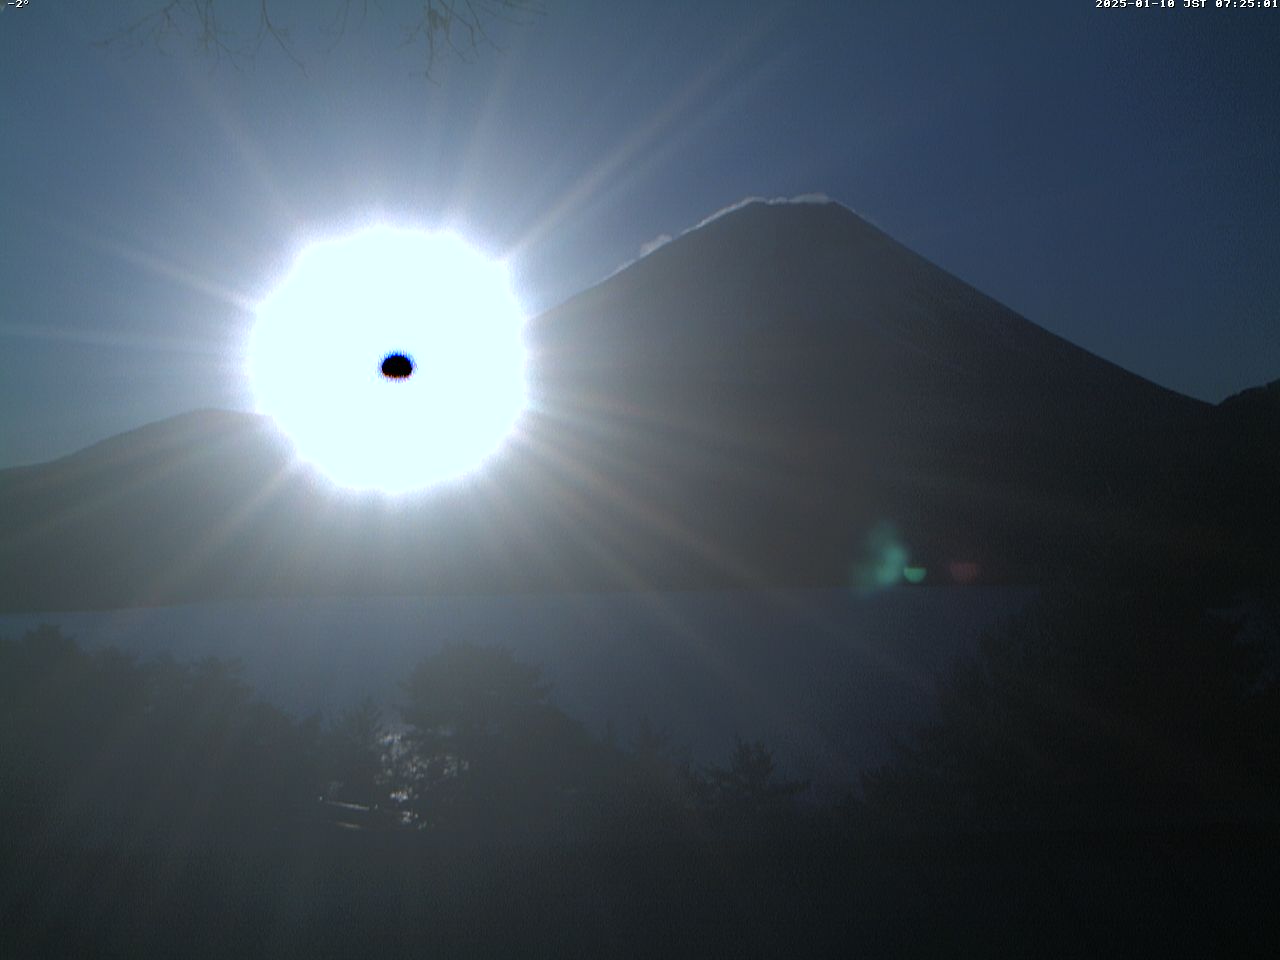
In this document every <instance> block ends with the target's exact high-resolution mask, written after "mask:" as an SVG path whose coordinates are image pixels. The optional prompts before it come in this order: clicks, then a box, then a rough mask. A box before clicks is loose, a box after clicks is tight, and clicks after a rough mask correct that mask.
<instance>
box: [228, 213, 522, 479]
mask: <svg viewBox="0 0 1280 960" xmlns="http://www.w3.org/2000/svg"><path fill="white" fill-rule="evenodd" d="M397 357H398V358H400V359H396V358H397ZM524 368H525V356H524V343H523V315H522V312H521V310H520V307H519V304H518V303H517V301H516V299H515V296H514V295H513V294H512V292H511V288H510V283H509V279H508V277H507V271H506V269H505V267H504V265H503V264H501V263H499V262H496V261H493V260H489V259H488V258H486V257H485V256H483V255H482V254H480V253H478V252H477V251H475V250H474V249H472V248H471V247H470V246H468V245H467V244H466V243H465V242H463V241H462V240H461V239H460V238H459V237H457V236H456V235H454V234H451V233H430V232H425V231H420V230H410V229H403V228H396V227H389V226H380V227H373V228H370V229H367V230H364V231H361V232H359V233H356V234H354V235H352V236H349V237H345V238H341V239H336V240H325V241H321V242H317V243H315V244H312V245H311V246H309V247H308V248H307V249H306V250H304V251H303V252H302V254H301V255H300V256H299V257H298V259H297V261H296V262H295V263H294V265H293V268H292V269H291V271H290V272H289V274H288V275H287V276H286V277H285V278H284V280H283V281H282V282H281V283H280V285H279V286H278V287H277V288H276V289H275V290H274V291H272V293H271V294H270V295H269V296H268V297H267V298H266V299H265V300H264V301H263V302H262V303H261V304H260V305H259V307H258V310H257V322H256V324H255V325H254V329H253V333H252V335H251V337H250V341H249V351H248V375H249V380H250V384H251V386H252V389H253V392H254V396H255V398H256V402H257V408H258V410H259V412H261V413H266V414H269V415H270V416H271V417H273V418H274V419H275V421H276V423H277V424H278V425H279V427H280V428H281V429H282V430H283V431H284V432H285V433H286V434H287V435H288V436H289V438H290V439H291V440H292V441H293V443H294V446H295V449H296V451H297V454H298V456H299V457H300V458H301V459H303V460H306V461H308V462H310V463H312V464H314V465H315V466H316V467H318V468H319V469H320V470H321V471H322V472H323V473H324V474H326V475H327V476H328V477H329V478H330V479H331V480H333V481H334V482H335V483H337V484H339V485H341V486H345V487H351V488H356V489H372V490H381V491H384V492H388V493H401V492H406V491H409V490H414V489H420V488H424V487H429V486H433V485H435V484H439V483H442V482H445V481H448V480H452V479H456V478H458V477H460V476H463V475H465V474H467V473H469V472H471V471H472V470H474V469H475V468H476V467H478V466H479V465H480V464H481V463H482V462H483V461H484V460H485V459H486V458H488V457H489V456H490V455H491V454H492V453H494V452H495V451H496V450H497V449H498V448H499V447H500V446H501V444H502V442H503V440H504V439H505V438H506V437H507V436H508V435H509V434H510V433H511V431H512V429H513V427H514V426H515V423H516V421H517V419H518V418H519V416H520V413H521V411H522V410H523V409H524V406H525V402H526V391H525V369H524Z"/></svg>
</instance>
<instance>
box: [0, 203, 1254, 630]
mask: <svg viewBox="0 0 1280 960" xmlns="http://www.w3.org/2000/svg"><path fill="white" fill-rule="evenodd" d="M528 339H529V343H530V348H531V363H532V376H533V394H534V398H533V399H534V403H533V406H532V409H531V411H530V412H529V414H528V415H527V416H526V418H525V421H524V423H523V424H522V425H521V428H520V430H519V433H518V437H517V439H516V441H515V442H514V443H512V444H511V445H509V447H508V449H507V450H505V451H504V453H503V454H502V455H501V456H499V457H497V458H496V459H495V460H494V461H493V462H491V463H490V464H489V465H488V466H487V467H486V469H485V470H484V471H483V473H482V474H480V475H479V476H478V477H477V478H475V479H474V481H472V482H470V483H468V484H465V485H460V486H457V487H452V488H449V489H444V490H440V491H435V492H431V493H428V494H425V495H422V496H419V497H416V498H412V499H409V500H406V501H401V502H395V501H385V500H381V499H379V498H377V497H372V496H350V495H343V494H340V493H337V492H335V491H332V490H329V489H327V488H326V487H325V485H324V484H323V483H320V482H317V481H316V480H315V478H314V477H312V476H310V475H309V473H308V472H307V471H306V470H303V469H299V468H296V467H294V466H291V465H290V462H289V458H288V449H287V444H285V443H284V442H283V441H282V439H281V438H280V437H278V436H277V435H275V433H274V432H273V430H272V428H271V425H270V423H268V422H266V421H264V420H263V419H262V418H259V417H256V416H254V415H251V414H239V413H231V412H226V411H203V412H198V413H194V414H189V415H185V416H183V417H178V418H174V419H172V420H169V421H165V422H163V423H161V424H153V425H151V426H149V427H145V428H143V429H141V430H137V431H133V432H131V433H129V434H125V435H122V436H120V437H116V438H112V439H111V440H108V441H104V442H103V443H102V444H98V445H96V446H95V447H92V448H89V449H88V450H85V451H82V452H80V453H78V454H75V455H73V456H72V457H68V458H64V459H63V460H59V461H55V462H53V463H49V464H44V465H40V466H36V467H26V468H20V469H16V470H8V471H0V609H5V610H40V609H44V610H53V609H74V608H93V607H110V606H123V605H134V604H154V603H171V602H180V601H193V600H202V599H213V598H220V597H231V596H258V595H317V594H375V595H376V594H389V593H432V592H440V591H459V590H461V591H470V592H477V591H478V592H487V591H494V590H528V589H538V590H542V589H570V590H581V589H596V588H608V589H618V588H622V589H629V588H635V587H657V588H665V589H680V588H697V587H717V586H767V587H776V586H833V585H842V584H846V583H849V582H850V581H851V578H854V577H856V571H857V568H858V567H859V565H860V564H865V563H869V562H874V561H875V559H876V557H875V556H874V555H873V554H874V550H872V549H871V548H869V546H868V538H869V537H870V538H872V539H874V537H875V536H876V531H877V530H885V529H888V527H887V526H886V525H889V526H891V527H892V528H893V529H894V530H895V531H896V533H895V534H894V535H895V536H896V537H897V538H898V539H899V540H900V541H901V542H902V543H903V544H905V547H906V549H907V550H908V554H907V555H908V556H909V557H910V559H911V561H912V562H913V563H917V564H920V565H923V566H925V567H926V568H927V570H928V577H929V579H930V582H939V581H941V582H948V581H950V580H955V579H961V580H970V579H976V580H979V581H985V582H1024V583H1025V582H1038V581H1040V580H1042V579H1044V578H1045V577H1047V576H1050V575H1053V574H1054V573H1056V572H1061V571H1062V570H1064V569H1067V568H1070V567H1076V566H1081V565H1089V564H1091V563H1093V562H1095V561H1096V560H1097V559H1098V557H1099V556H1100V555H1102V554H1106V555H1107V556H1108V558H1109V559H1114V558H1115V556H1116V555H1120V554H1124V553H1126V552H1128V553H1132V554H1133V555H1134V556H1135V557H1139V558H1140V557H1142V556H1144V555H1149V554H1151V553H1153V552H1156V551H1158V552H1160V553H1161V554H1162V555H1163V556H1166V557H1168V556H1173V557H1179V558H1182V559H1183V560H1185V562H1186V563H1187V564H1193V565H1200V566H1204V567H1205V568H1207V569H1212V568H1214V567H1215V566H1219V565H1221V564H1222V563H1223V558H1224V557H1225V556H1228V555H1229V554H1230V552H1231V548H1232V538H1233V536H1234V531H1235V528H1236V526H1238V524H1239V522H1240V517H1241V514H1240V512H1239V511H1235V512H1232V511H1223V510H1219V511H1214V510H1211V509H1207V508H1206V506H1205V503H1206V500H1211V499H1212V494H1213V490H1214V489H1215V484H1218V483H1220V482H1222V481H1223V480H1224V477H1223V476H1219V477H1218V478H1216V479H1215V478H1214V477H1213V476H1212V473H1211V471H1208V470H1207V467H1206V464H1207V463H1208V462H1210V461H1211V460H1213V458H1214V456H1215V451H1218V450H1219V448H1220V446H1221V441H1220V439H1219V436H1220V434H1222V432H1223V430H1224V429H1225V428H1224V426H1223V424H1224V423H1225V422H1226V421H1224V420H1223V417H1222V415H1221V412H1220V411H1217V410H1215V409H1214V408H1212V407H1210V406H1208V405H1206V404H1202V403H1199V402H1197V401H1194V400H1190V399H1188V398H1186V397H1182V396H1179V395H1177V394H1174V393H1172V392H1170V391H1168V390H1165V389H1163V388H1160V387H1158V386H1156V385H1154V384H1151V383H1149V382H1147V381H1145V380H1143V379H1141V378H1139V377H1137V376H1135V375H1133V374H1130V373H1128V372H1126V371H1124V370H1121V369H1120V368H1118V367H1115V366H1114V365H1112V364H1109V363H1107V362H1105V361H1103V360H1101V359H1099V358H1097V357H1094V356H1092V355H1091V354H1088V353H1087V352H1085V351H1083V350H1080V349H1079V348H1076V347H1074V346H1072V345H1071V344H1069V343H1067V342H1066V341H1063V340H1061V339H1060V338H1058V337H1055V336H1053V335H1051V334H1049V333H1047V332H1045V331H1044V330H1041V329H1040V328H1038V327H1036V326H1034V325H1033V324H1031V323H1030V322H1028V321H1027V320H1025V319H1023V318H1021V317H1019V316H1017V315H1016V314H1014V313H1013V312H1012V311H1010V310H1008V309H1007V308H1005V307H1003V306H1001V305H1000V304H998V303H996V302H994V301H992V300H991V299H989V298H987V297H985V296H984V295H982V294H981V293H979V292H978V291H976V290H974V289H973V288H971V287H969V286H967V285H966V284H964V283H962V282H961V281H959V280H957V279H956V278H954V277H952V276H950V275H948V274H946V273H945V272H944V271H942V270H940V269H938V268H937V267H935V266H933V265H932V264H929V263H928V262H927V261H925V260H923V259H922V258H920V257H918V256H916V255H915V254H913V253H911V252H910V251H908V250H906V249H905V248H904V247H902V246H900V245H899V244H897V243H895V242H894V241H893V240H891V239H890V238H888V237H886V236H885V235H884V234H882V233H881V232H880V231H878V230H876V229H875V228H873V227H871V226H870V225H869V224H867V223H865V222H864V221H862V220H861V219H859V218H858V217H857V216H856V215H854V214H853V213H851V212H850V211H848V210H846V209H845V208H843V207H840V206H838V205H835V204H817V205H815V204H805V205H773V204H763V203H759V204H750V205H747V206H745V207H742V208H740V209H737V210H735V211H733V212H731V213H728V214H726V215H724V216H721V217H719V218H717V219H714V220H712V221H711V222H709V223H706V224H705V225H703V226H701V227H700V228H698V229H696V230H693V231H691V232H689V233H687V234H685V235H684V236H682V237H680V238H679V239H677V240H675V241H673V242H671V243H669V244H667V245H666V246H664V247H662V248H660V249H659V250H657V251H656V252H654V253H653V254H651V255H650V256H648V257H646V258H644V259H642V260H640V261H638V262H637V263H635V264H633V265H631V266H630V267H628V268H627V269H625V270H623V271H622V272H620V273H618V274H617V275H615V276H613V277H611V278H610V279H608V280H607V281H605V282H604V283H602V284H600V285H599V286H597V287H594V288H592V289H590V290H587V291H585V292H584V293H582V294H580V295H579V296H577V297H575V298H573V299H571V300H570V301H568V302H566V303H565V304H563V305H561V306H560V307H557V308H555V309H553V310H551V311H549V312H547V313H546V314H543V315H542V316H540V317H537V318H535V319H534V320H533V321H532V322H531V323H530V326H529V330H528ZM1242 442H1243V441H1242ZM1255 442H1257V441H1256V440H1249V441H1248V442H1247V443H1245V444H1244V446H1242V447H1240V448H1239V450H1238V451H1237V452H1236V453H1235V454H1233V456H1234V457H1235V460H1233V461H1231V462H1232V464H1234V466H1233V467H1232V469H1233V470H1236V471H1238V470H1239V469H1241V467H1240V464H1239V461H1240V459H1241V458H1242V457H1243V458H1245V459H1247V457H1248V454H1247V450H1248V449H1249V444H1252V443H1255ZM1233 449H1234V448H1233ZM1247 513H1248V510H1247V508H1246V509H1245V514H1247ZM899 565H901V562H899Z"/></svg>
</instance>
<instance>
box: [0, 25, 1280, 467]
mask: <svg viewBox="0 0 1280 960" xmlns="http://www.w3.org/2000/svg"><path fill="white" fill-rule="evenodd" d="M1213 2H1214V0H1210V7H1209V8H1207V9H1200V10H1189V9H1182V8H1177V9H1161V8H1149V9H1133V8H1130V9H1125V10H1118V9H1110V10H1101V9H1097V8H1095V7H1094V0H1048V2H1040V3H1036V4H1029V3H1013V2H999V3H982V4H975V3H968V4H957V3H932V2H918V3H914V4H880V3H876V4H870V3H867V4H862V3H835V2H829V3H817V2H812V3H805V2H796V3H777V2H770V3H750V2H742V0H739V2H732V3H730V2H725V3H717V2H700V3H688V2H646V3H634V2H632V3H601V2H586V0H545V11H546V12H545V15H543V16H539V17H537V18H536V19H535V20H534V21H533V22H532V23H530V24H528V25H524V26H501V25H499V26H498V27H497V28H496V29H495V31H494V32H495V36H496V39H497V40H498V42H499V43H500V44H501V45H502V46H503V47H504V49H503V51H502V52H496V51H493V50H488V49H482V50H481V51H480V52H479V53H478V55H477V56H476V57H475V61H474V62H472V63H461V62H457V61H450V60H447V59H446V60H443V61H441V62H440V63H439V64H438V68H437V70H436V72H435V75H434V82H433V83H427V82H425V81H424V80H423V79H422V78H421V77H420V76H418V75H416V72H417V71H420V69H421V66H422V62H421V61H422V58H421V53H420V52H416V51H414V50H412V49H408V48H400V47H398V46H397V44H398V42H399V33H398V26H399V24H401V23H402V22H404V21H405V20H406V19H407V18H408V14H407V13H402V12H401V10H402V9H403V7H404V6H405V5H402V4H399V3H395V2H390V0H384V2H383V3H382V8H383V11H384V12H383V13H382V14H380V15H375V14H374V12H373V11H372V10H371V13H370V18H369V19H368V20H367V21H366V22H365V23H364V24H363V26H362V27H360V28H359V29H358V30H354V31H349V33H348V35H347V36H346V37H345V38H344V39H343V40H342V42H340V43H339V44H338V45H337V46H336V47H334V48H333V49H332V50H329V51H327V52H326V47H327V46H328V41H327V40H326V38H325V37H323V36H321V35H320V34H319V32H318V30H317V29H316V28H317V26H319V25H320V24H321V23H322V22H323V20H324V15H325V14H327V12H328V11H329V9H330V7H329V5H326V4H324V3H316V2H310V0H309V2H306V3H302V2H289V0H276V5H275V6H274V7H273V8H272V9H274V10H276V11H277V19H278V20H279V21H280V22H282V23H284V24H285V25H286V26H288V27H291V28H292V30H293V39H294V42H295V50H296V51H297V53H298V55H299V56H300V57H301V58H302V59H303V60H304V61H305V63H306V67H307V69H306V72H305V73H304V72H302V71H300V70H299V69H298V68H297V67H296V66H295V65H294V64H293V63H291V62H290V61H289V60H288V59H287V58H286V57H284V56H283V55H282V54H280V53H279V51H278V50H276V49H275V48H273V47H272V46H270V44H266V45H264V46H263V47H262V49H261V50H260V51H259V53H258V55H257V57H256V58H255V59H254V60H253V61H252V62H251V63H249V64H247V65H245V66H244V67H243V68H241V69H236V68H234V67H231V66H228V65H226V64H223V65H221V66H217V65H215V63H214V62H213V61H212V60H210V59H209V58H207V57H203V56H200V55H198V54H195V53H192V52H191V49H190V45H189V44H184V42H183V41H182V39H181V38H177V39H175V40H174V41H173V42H171V43H170V44H169V45H168V47H167V49H168V51H169V52H168V54H167V55H166V54H162V53H158V52H156V51H155V50H154V49H151V48H143V49H140V50H130V49H128V48H125V47H119V46H115V47H108V48H106V49H103V48H99V47H95V46H93V41H95V40H98V39H101V38H103V37H106V36H109V35H110V34H111V33H112V31H113V30H114V29H116V28H118V27H120V26H121V25H122V24H123V23H124V22H125V21H126V19H127V16H128V12H129V11H134V12H142V11H145V10H147V9H154V8H156V7H159V6H161V5H162V0H131V2H130V3H128V4H111V5H104V4H91V3H88V2H86V0H69V2H56V0H30V3H29V4H28V5H27V6H26V7H24V8H22V9H14V8H12V7H10V8H5V9H4V10H3V11H0V184H3V187H2V188H0V230H2V234H0V235H2V236H3V239H4V243H3V256H2V257H0V465H12V464H17V463H25V462H34V461H38V460H43V459H48V458H50V457H54V456H57V455H61V454H64V453H67V452H70V451H72V450H74V449H76V448H78V447H81V446H83V445H85V444H87V443H90V442H93V441H95V440H98V439H101V438H103V437H105V436H108V435H110V434H113V433H116V432H119V431H122V430H125V429H129V428H131V427H134V426H138V425H141V424H143V423H146V422H149V421H152V420H156V419H160V418H162V417H165V416H169V415H172V414H175V413H179V412H182V411H185V410H189V409H193V408H196V407H202V406H224V407H238V408H243V409H249V408H251V406H252V401H251V398H250V396H249V395H248V393H247V390H246V384H245V381H244V379H243V375H242V372H241V364H242V360H243V352H242V350H243V343H244V338H245V334H246V332H247V330H248V327H249V324H250V321H251V313H250V309H249V306H250V304H251V303H252V302H253V301H254V300H256V299H257V298H260V297H262V296H263V295H264V294H265V293H266V292H267V291H268V290H269V289H270V288H271V286H272V284H273V282H274V281H275V280H276V279H278V278H279V276H280V275H281V272H282V270H283V269H284V268H285V266H286V265H287V264H288V262H289V261H290V259H291V258H292V256H293V254H294V252H296V250H297V249H298V248H299V247H300V246H301V245H302V244H303V243H305V242H306V240H307V238H308V237H311V236H317V235H326V234H333V233H336V232H340V231H341V230H342V229H344V227H347V226H354V225H357V224H361V223H364V222H367V221H368V220H370V219H371V218H374V217H377V216H380V215H381V216H387V217H390V218H392V219H394V220H396V221H399V222H408V223H418V224H422V225H424V226H433V225H440V224H444V223H448V224H450V225H452V226H453V227H455V228H456V229H459V230H460V231H461V232H463V233H464V234H465V235H466V236H468V237H469V238H470V239H471V240H472V241H473V242H474V243H476V244H477V245H479V246H480V247H482V248H484V249H487V250H489V251H491V252H493V253H494V254H500V255H508V256H510V257H511V262H512V264H513V266H514V267H515V268H516V270H517V272H518V283H519V289H520V292H521V295H522V296H523V298H524V300H525V302H526V304H527V305H528V307H529V309H530V311H531V312H533V311H537V310H540V309H543V308H546V307H548V306H551V305H553V304H555V303H556V302H558V301H559V300H561V299H563V298H565V297H567V296H569V295H571V294H573V293H574V292H576V291H578V290H580V289H582V288H583V287H585V286H588V285H590V284H592V283H594V282H596V281H597V280H599V279H601V278H602V277H603V276H605V275H606V274H608V273H609V272H611V271H612V270H613V269H614V268H616V267H617V266H618V265H619V264H621V263H623V262H625V261H627V260H629V259H631V258H633V257H634V256H636V255H637V253H638V252H639V250H640V248H641V246H642V245H644V244H645V243H646V242H648V241H650V240H652V239H653V238H655V237H657V236H659V235H661V234H664V233H665V234H675V233H678V232H679V231H680V230H682V229H684V228H686V227H688V226H690V225H692V224H694V223H696V222H697V221H699V220H700V219H702V218H703V217H705V216H706V215H708V214H710V213H712V212H713V211H715V210H717V209H718V208H720V207H722V206H725V205H727V204H730V203H732V202H734V201H737V200H739V199H741V198H742V197H744V196H748V195H764V196H770V197H772V196H791V195H795V194H801V193H811V192H822V193H826V194H828V195H829V196H831V197H833V198H834V199H837V200H839V201H841V202H842V203H844V204H846V205H847V206H850V207H852V208H853V209H855V210H857V211H858V212H860V213H861V214H863V215H864V216H866V217H867V218H868V219H870V220H871V221H872V222H874V223H875V224H877V225H878V226H880V227H881V228H882V229H884V230H885V231H886V232H888V233H889V234H890V235H892V236H894V237H895V238H897V239H898V240H900V241H902V242H903V243H905V244H906V245H908V246H910V247H912V248H913V249H915V250H917V251H918V252H920V253H921V254H923V255H924V256H926V257H928V258H929V259H931V260H933V261H935V262H936V263H938V264H940V265H941V266H943V267H945V268H946V269H948V270H950V271H952V272H953V273H955V274H957V275H958V276H960V277H961V278H963V279H965V280H967V281H968V282H970V283H972V284H974V285H975V286H977V287H979V288H981V289H982V290H984V291H985V292H987V293H989V294H991V295H992V296H994V297H996V298H997V299H999V300H1001V301H1003V302H1005V303H1007V304H1009V305H1010V306H1012V307H1013V308H1015V309H1017V310H1018V311H1020V312H1021V313H1023V314H1024V315H1026V316H1027V317H1028V318H1030V319H1031V320H1033V321H1035V322H1036V323H1039V324H1040V325H1042V326H1044V327H1046V328H1048V329H1050V330H1052V331H1054V332H1055V333H1058V334H1060V335H1062V336H1064V337H1066V338H1068V339H1070V340H1072V341H1074V342H1075V343H1078V344H1080V345H1081V346H1083V347H1085V348H1087V349H1089V350H1092V351H1093V352H1095V353H1098V354H1100V355H1102V356H1104V357H1106V358H1107V359H1109V360H1112V361H1114V362H1116V363H1118V364H1120V365H1122V366H1124V367H1127V368H1129V369H1131V370H1134V371H1136V372H1137V373H1140V374H1142V375H1143V376H1146V377H1148V378H1150V379H1152V380H1154V381H1156V382H1158V383H1161V384H1163V385H1165V386H1168V387H1171V388H1173V389H1176V390H1179V391H1182V392H1185V393H1189V394H1191V395H1193V396H1197V397H1200V398H1203V399H1206V400H1211V401H1217V400H1220V399H1222V398H1223V397H1224V396H1226V395H1228V394H1230V393H1233V392H1235V391H1237V390H1240V389H1243V388H1245V387H1247V386H1250V385H1254V384H1257V383H1261V382H1263V381H1266V380H1270V379H1274V378H1276V377H1280V56H1278V55H1277V51H1278V50H1280V43H1278V41H1280V9H1274V8H1271V9H1266V8H1260V9H1245V10H1220V9H1214V8H1212V3H1213ZM227 6H228V7H229V8H240V9H244V10H249V9H250V8H252V7H254V6H256V5H253V4H249V5H245V4H228V5H227ZM334 6H335V7H336V4H335V5H334ZM408 6H412V5H408ZM104 8H108V9H104ZM317 9H318V10H320V11H321V14H320V15H317V14H316V13H315V12H313V11H315V10H317ZM247 16H248V19H245V20H235V19H230V20H228V21H227V22H228V25H229V27H230V28H231V29H243V30H248V29H250V28H252V26H253V23H254V21H253V14H252V13H249V14H247Z"/></svg>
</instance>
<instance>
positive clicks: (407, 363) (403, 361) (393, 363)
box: [382, 353, 413, 380]
mask: <svg viewBox="0 0 1280 960" xmlns="http://www.w3.org/2000/svg"><path fill="white" fill-rule="evenodd" d="M412 373H413V361H412V360H410V359H409V358H408V357H406V356H405V355H404V354H403V353H389V354H387V355H386V357H385V358H384V359H383V361H382V375H383V376H384V377H386V378H387V379H389V380H404V379H406V378H408V377H409V375H410V374H412Z"/></svg>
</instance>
